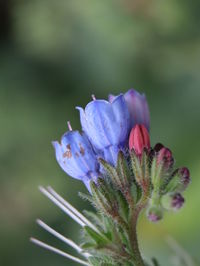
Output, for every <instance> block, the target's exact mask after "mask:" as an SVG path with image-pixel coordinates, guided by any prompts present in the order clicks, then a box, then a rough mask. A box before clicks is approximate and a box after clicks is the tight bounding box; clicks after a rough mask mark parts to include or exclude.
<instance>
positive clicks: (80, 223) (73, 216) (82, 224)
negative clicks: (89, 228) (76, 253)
mask: <svg viewBox="0 0 200 266" xmlns="http://www.w3.org/2000/svg"><path fill="white" fill-rule="evenodd" d="M39 189H40V191H41V192H42V193H43V194H44V195H45V196H47V197H48V198H49V199H50V200H51V201H52V202H53V203H55V204H56V205H57V206H58V207H59V208H60V209H61V210H63V211H64V212H65V213H66V214H67V215H69V216H70V217H71V218H72V219H73V220H74V221H75V222H77V223H78V224H79V225H80V226H82V227H84V226H85V225H86V224H85V223H84V222H83V221H82V220H81V219H80V218H79V217H78V216H76V215H75V214H74V213H73V212H72V211H70V210H69V209H68V208H67V207H66V206H64V205H63V204H62V203H61V202H60V201H59V200H57V199H56V198H55V197H54V196H53V195H51V194H50V193H49V192H48V191H47V190H46V189H45V188H43V187H39Z"/></svg>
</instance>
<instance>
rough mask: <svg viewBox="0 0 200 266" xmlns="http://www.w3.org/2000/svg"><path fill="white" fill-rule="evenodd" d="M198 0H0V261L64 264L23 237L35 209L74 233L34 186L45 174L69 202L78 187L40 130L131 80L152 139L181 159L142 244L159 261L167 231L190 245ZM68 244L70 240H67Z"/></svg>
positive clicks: (197, 111) (198, 217) (52, 134)
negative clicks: (143, 100) (181, 186)
mask: <svg viewBox="0 0 200 266" xmlns="http://www.w3.org/2000/svg"><path fill="white" fill-rule="evenodd" d="M199 9H200V2H199V1H197V0H193V1H189V0H169V1H158V0H133V1H132V0H110V1H106V0H102V1H97V0H95V1H94V0H93V1H92V0H84V1H81V0H68V1H65V0H59V1H54V0H40V1H39V0H35V1H31V0H26V1H25V0H18V1H17V0H15V1H14V0H2V1H1V2H0V73H1V74H0V122H1V130H0V136H1V144H0V145H1V146H0V160H1V163H0V165H1V167H0V169H1V179H0V198H1V200H0V213H1V214H0V216H1V219H0V221H1V222H0V225H1V227H0V235H1V242H0V250H1V255H0V264H1V265H15V266H25V265H29V266H32V265H33V266H35V265H38V266H40V265H48V266H51V265H74V264H73V263H70V262H68V261H65V259H63V258H59V257H57V256H56V255H52V254H49V253H47V252H45V251H44V250H40V249H38V248H36V247H34V246H32V245H31V244H30V243H29V241H28V238H29V236H30V235H34V236H38V237H39V238H40V239H43V240H46V241H47V242H48V243H51V244H52V243H54V244H55V245H56V246H58V247H61V248H63V249H66V247H65V246H64V245H62V244H60V242H59V241H57V240H55V239H54V238H53V237H50V236H48V234H46V233H44V232H43V231H42V230H40V229H39V228H38V227H37V226H36V225H35V224H34V219H35V218H37V217H38V216H39V217H41V218H42V219H44V221H46V222H47V223H49V224H50V225H51V226H52V227H54V228H56V229H57V230H58V231H60V232H62V233H64V234H66V235H67V236H69V237H72V238H74V239H76V240H77V241H78V239H79V236H78V234H77V232H78V231H77V229H78V227H77V226H76V225H74V224H73V223H72V222H71V221H70V220H69V219H68V218H67V219H66V217H65V216H64V214H62V213H61V212H60V211H59V210H57V209H56V207H54V206H52V204H51V203H50V202H48V201H47V200H46V199H45V198H44V197H43V196H42V195H40V193H39V192H38V190H37V186H38V184H43V185H46V184H51V185H52V186H54V187H55V188H56V189H57V190H58V191H59V192H60V193H61V194H63V195H64V196H66V198H67V199H68V200H69V201H71V202H72V203H73V204H74V205H75V206H77V207H78V208H79V209H80V210H81V209H83V208H85V207H86V208H87V204H86V203H84V202H82V201H81V199H79V198H78V196H77V191H84V189H85V188H84V186H83V185H82V184H81V183H80V182H78V181H76V180H74V179H70V178H69V177H67V176H66V175H65V173H64V172H62V171H61V169H60V168H59V166H58V165H57V163H56V161H55V158H54V152H53V148H52V147H51V140H53V139H59V138H60V136H61V134H62V133H64V132H65V131H66V128H67V125H66V122H67V120H69V119H70V120H71V122H72V125H73V127H74V128H80V125H79V122H78V112H77V111H75V110H74V107H75V106H76V105H80V106H84V105H85V104H86V103H87V101H88V100H90V94H91V93H95V94H96V97H97V98H101V97H107V94H108V93H109V92H113V93H119V92H120V91H125V90H128V89H129V88H131V87H134V88H136V89H138V90H140V91H144V92H145V93H146V95H147V98H148V100H149V105H150V110H151V139H152V143H155V142H158V141H160V142H163V143H164V144H165V145H168V146H169V147H170V148H171V149H172V150H173V151H174V153H175V157H176V158H177V164H178V165H180V166H182V165H186V166H188V167H189V168H190V169H191V176H192V184H191V186H190V188H189V189H188V191H187V193H186V194H185V196H186V205H185V208H183V210H182V211H181V212H180V213H179V214H177V215H174V216H173V215H170V216H166V218H165V219H164V221H162V222H161V223H160V224H158V225H152V224H150V223H149V222H148V221H146V219H145V218H144V219H142V221H141V222H140V228H139V229H140V230H139V238H140V241H141V243H142V246H143V250H144V254H146V255H147V256H153V255H155V256H157V257H158V258H160V259H162V258H163V263H162V265H163V266H167V265H169V258H168V257H169V255H170V250H169V249H168V248H167V244H166V243H165V237H166V236H167V235H168V234H170V235H172V236H173V237H174V238H175V239H177V240H178V242H179V243H181V244H182V246H184V248H185V249H186V250H188V251H189V252H190V253H191V255H192V256H194V257H196V258H197V259H199V258H198V256H199V246H198V244H199V240H200V234H199V222H200V214H199V206H198V205H199V187H200V179H199V174H200V164H199V162H200V156H199V149H200V140H199V135H200V118H199V117H200V105H199V100H200V75H199V69H200V32H199V27H200V16H199ZM69 251H70V250H69Z"/></svg>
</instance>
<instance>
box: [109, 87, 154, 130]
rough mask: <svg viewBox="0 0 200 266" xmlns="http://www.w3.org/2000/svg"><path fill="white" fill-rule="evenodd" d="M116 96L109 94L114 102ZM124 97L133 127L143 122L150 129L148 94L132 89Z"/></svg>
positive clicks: (110, 99)
mask: <svg viewBox="0 0 200 266" xmlns="http://www.w3.org/2000/svg"><path fill="white" fill-rule="evenodd" d="M115 98H116V96H114V95H112V94H111V95H109V101H110V102H113V101H114V100H115ZM124 98H125V100H126V103H127V105H128V109H129V112H130V119H131V121H130V122H131V124H130V126H131V128H132V127H134V126H135V125H136V124H143V125H145V127H146V128H147V129H148V131H149V128H150V114H149V107H148V104H147V100H146V96H145V95H144V94H140V93H139V92H137V91H136V90H134V89H130V90H129V91H127V92H126V93H125V94H124Z"/></svg>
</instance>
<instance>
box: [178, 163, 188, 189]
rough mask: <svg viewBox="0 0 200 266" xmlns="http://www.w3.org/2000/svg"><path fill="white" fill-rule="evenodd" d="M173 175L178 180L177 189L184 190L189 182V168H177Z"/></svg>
mask: <svg viewBox="0 0 200 266" xmlns="http://www.w3.org/2000/svg"><path fill="white" fill-rule="evenodd" d="M174 175H175V176H177V177H178V180H179V184H178V187H177V189H178V190H179V191H184V190H185V189H186V188H187V187H188V185H189V183H190V171H189V169H188V168H186V167H182V168H179V169H177V170H176V171H175V172H174Z"/></svg>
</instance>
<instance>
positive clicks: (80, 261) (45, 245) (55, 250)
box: [30, 237, 90, 266]
mask: <svg viewBox="0 0 200 266" xmlns="http://www.w3.org/2000/svg"><path fill="white" fill-rule="evenodd" d="M30 241H31V242H32V243H34V244H36V245H38V246H40V247H43V248H45V249H47V250H50V251H52V252H54V253H56V254H59V255H61V256H63V257H65V258H68V259H70V260H73V261H75V262H77V263H79V264H82V265H86V266H90V264H89V263H88V262H86V261H84V260H81V259H79V258H77V257H74V256H72V255H70V254H68V253H65V252H64V251H62V250H60V249H57V248H55V247H53V246H50V245H47V244H45V243H44V242H42V241H40V240H38V239H35V238H32V237H31V238H30Z"/></svg>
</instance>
